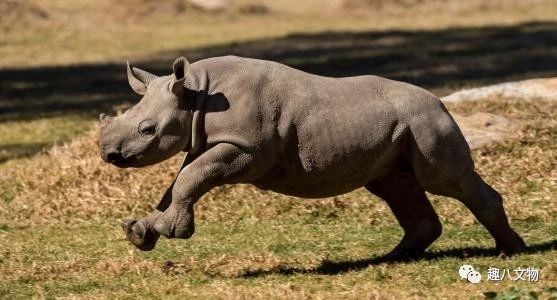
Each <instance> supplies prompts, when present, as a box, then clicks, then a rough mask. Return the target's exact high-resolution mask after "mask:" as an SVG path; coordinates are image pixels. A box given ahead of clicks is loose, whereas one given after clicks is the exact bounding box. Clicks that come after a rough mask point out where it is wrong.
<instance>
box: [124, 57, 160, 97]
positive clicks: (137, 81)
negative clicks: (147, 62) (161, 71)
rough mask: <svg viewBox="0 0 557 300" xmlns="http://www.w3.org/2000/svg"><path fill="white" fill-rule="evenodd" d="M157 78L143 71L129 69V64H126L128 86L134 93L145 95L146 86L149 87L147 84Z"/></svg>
mask: <svg viewBox="0 0 557 300" xmlns="http://www.w3.org/2000/svg"><path fill="white" fill-rule="evenodd" d="M155 78H157V76H156V75H153V74H151V73H149V72H147V71H143V70H141V69H138V68H135V67H134V68H132V67H130V62H128V82H129V83H130V86H131V87H132V89H133V90H134V92H136V93H138V94H140V95H145V92H146V91H147V86H149V82H151V81H153V79H155Z"/></svg>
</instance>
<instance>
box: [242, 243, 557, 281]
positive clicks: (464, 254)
mask: <svg viewBox="0 0 557 300" xmlns="http://www.w3.org/2000/svg"><path fill="white" fill-rule="evenodd" d="M552 250H557V239H555V240H552V241H547V242H543V243H539V244H533V245H530V246H527V247H526V250H525V251H524V252H523V253H521V254H533V253H539V252H547V251H552ZM497 255H498V253H497V251H496V250H495V248H479V247H465V248H454V249H447V250H440V251H435V252H426V253H425V254H424V255H423V256H422V257H420V258H418V259H414V260H409V261H399V262H396V261H395V262H393V261H390V260H388V259H386V258H385V257H384V256H376V257H372V258H365V259H359V260H346V261H331V260H324V261H322V262H321V264H319V265H318V266H316V267H314V268H299V267H292V266H278V267H276V268H274V269H271V270H247V271H246V272H244V273H242V274H241V275H240V277H262V276H268V275H277V274H278V275H294V274H319V275H338V274H342V273H346V272H349V271H358V270H362V269H365V268H367V267H370V266H375V265H379V264H387V263H388V264H396V263H401V262H410V261H415V262H418V261H431V260H438V259H444V258H458V259H467V258H471V257H489V256H493V257H494V256H497Z"/></svg>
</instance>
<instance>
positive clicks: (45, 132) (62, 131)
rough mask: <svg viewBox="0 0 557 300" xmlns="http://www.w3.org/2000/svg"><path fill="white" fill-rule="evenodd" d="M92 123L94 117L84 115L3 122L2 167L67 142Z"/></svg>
mask: <svg viewBox="0 0 557 300" xmlns="http://www.w3.org/2000/svg"><path fill="white" fill-rule="evenodd" d="M92 124H93V118H91V117H89V116H84V115H83V114H66V115H64V116H58V117H46V118H38V119H35V120H15V121H5V122H2V123H0V137H1V138H0V168H2V167H3V165H4V164H3V163H4V162H7V161H9V160H12V159H16V158H24V157H29V156H32V155H34V154H37V153H38V152H41V151H42V150H44V149H47V148H50V147H51V146H52V145H54V144H59V143H63V142H66V141H68V140H70V139H71V138H74V137H75V136H77V135H79V134H81V133H84V132H86V131H88V130H89V129H90V128H91V125H92ZM4 167H5V166H4Z"/></svg>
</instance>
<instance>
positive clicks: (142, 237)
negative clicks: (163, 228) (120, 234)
mask: <svg viewBox="0 0 557 300" xmlns="http://www.w3.org/2000/svg"><path fill="white" fill-rule="evenodd" d="M122 229H123V230H124V234H126V239H127V240H128V241H130V242H131V243H132V244H133V245H134V246H136V247H137V248H138V249H140V250H143V251H149V250H152V249H153V248H155V244H156V243H157V240H158V238H159V234H158V233H155V232H153V231H152V230H149V229H148V228H147V227H146V226H145V224H143V222H140V221H137V220H130V219H127V220H124V221H122Z"/></svg>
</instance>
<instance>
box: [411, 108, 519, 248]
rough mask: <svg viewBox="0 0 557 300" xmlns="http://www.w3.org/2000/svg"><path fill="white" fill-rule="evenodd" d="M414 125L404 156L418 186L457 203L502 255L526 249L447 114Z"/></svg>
mask: <svg viewBox="0 0 557 300" xmlns="http://www.w3.org/2000/svg"><path fill="white" fill-rule="evenodd" d="M429 120H430V121H431V122H430V123H427V122H422V123H417V124H414V126H413V128H412V138H413V139H412V140H411V142H410V144H409V146H410V147H408V148H407V149H408V152H406V153H405V156H406V158H407V160H408V161H409V162H410V164H411V165H412V169H413V173H414V174H415V175H416V178H417V180H418V183H419V184H420V186H422V187H423V188H424V189H425V190H426V191H428V192H430V193H433V194H437V195H442V196H447V197H451V198H455V199H457V200H460V201H461V202H462V203H463V204H464V205H465V206H466V207H467V208H468V209H469V210H470V211H471V212H472V213H473V214H474V216H475V217H476V219H477V220H478V221H479V222H480V223H481V224H482V225H483V226H484V227H485V228H486V229H487V230H488V231H489V233H490V234H491V236H493V238H494V239H495V243H496V246H497V249H498V250H499V251H501V252H503V253H505V254H512V253H517V252H520V251H522V250H524V249H525V244H524V241H523V240H522V238H520V236H519V235H518V234H517V233H516V232H515V231H514V230H513V229H512V228H511V226H510V225H509V221H508V219H507V216H506V214H505V210H504V208H503V199H502V198H501V195H499V193H498V192H497V191H495V190H494V189H493V188H492V187H491V186H490V185H488V184H487V183H486V182H485V181H484V180H483V179H482V178H481V177H480V176H479V175H478V174H477V173H476V172H475V171H474V162H473V160H472V157H471V155H470V149H469V148H468V145H467V143H466V140H465V139H464V136H463V135H462V133H461V132H460V130H459V128H458V126H457V125H456V123H455V122H454V120H453V119H452V118H451V117H450V115H449V114H448V113H445V114H442V115H438V116H435V117H434V118H431V119H429Z"/></svg>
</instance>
